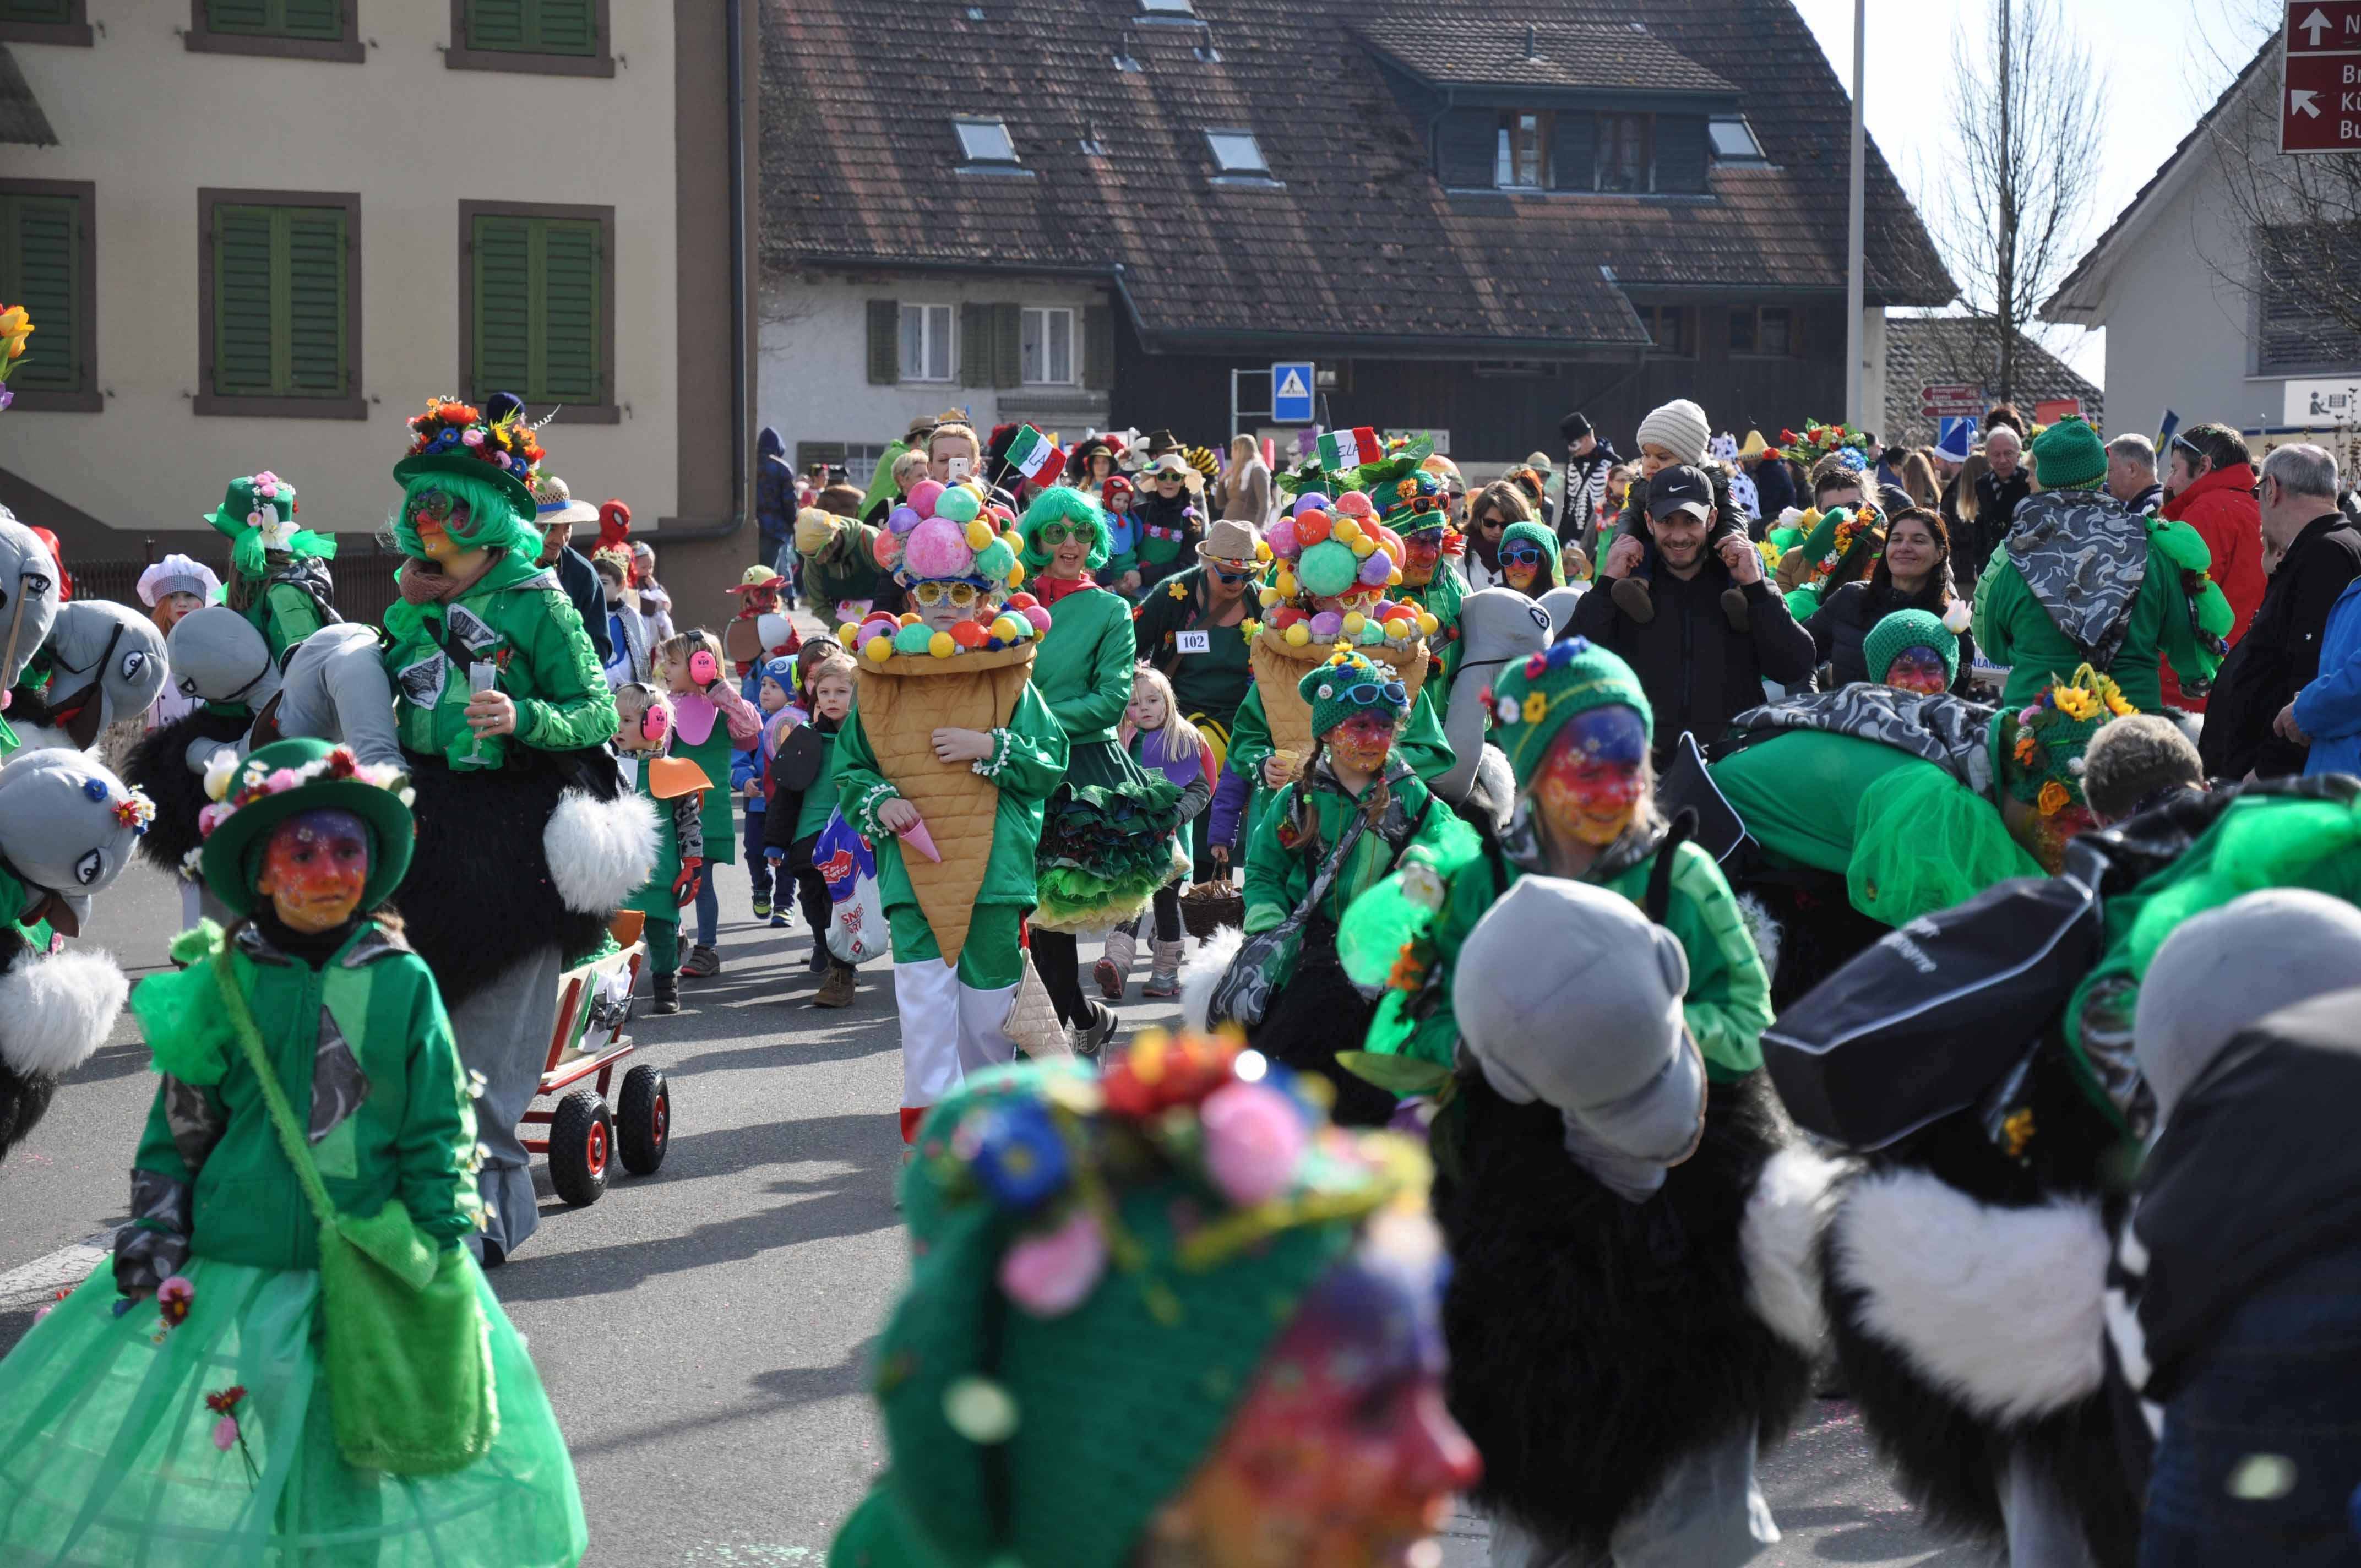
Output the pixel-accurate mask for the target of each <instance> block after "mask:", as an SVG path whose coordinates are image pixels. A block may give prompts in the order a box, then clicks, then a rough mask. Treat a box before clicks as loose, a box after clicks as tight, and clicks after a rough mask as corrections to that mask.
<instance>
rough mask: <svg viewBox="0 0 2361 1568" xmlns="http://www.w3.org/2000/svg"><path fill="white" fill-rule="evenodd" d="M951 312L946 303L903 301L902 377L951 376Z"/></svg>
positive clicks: (939, 378) (941, 378)
mask: <svg viewBox="0 0 2361 1568" xmlns="http://www.w3.org/2000/svg"><path fill="white" fill-rule="evenodd" d="M951 315H952V312H951V308H950V306H949V305H912V304H905V305H903V307H902V379H903V380H905V381H948V380H950V378H951Z"/></svg>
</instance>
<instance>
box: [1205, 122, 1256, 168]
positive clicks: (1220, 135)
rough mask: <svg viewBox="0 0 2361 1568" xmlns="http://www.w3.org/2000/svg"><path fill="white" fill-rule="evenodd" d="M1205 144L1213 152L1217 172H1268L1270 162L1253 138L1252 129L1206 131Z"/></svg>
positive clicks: (1214, 166)
mask: <svg viewBox="0 0 2361 1568" xmlns="http://www.w3.org/2000/svg"><path fill="white" fill-rule="evenodd" d="M1205 145H1206V147H1207V148H1209V149H1210V150H1211V151H1212V152H1213V168H1214V170H1215V171H1216V172H1217V173H1222V174H1268V173H1269V172H1270V164H1269V162H1268V160H1267V159H1265V158H1264V157H1263V155H1262V144H1261V143H1259V142H1257V141H1256V140H1255V137H1254V133H1253V132H1252V131H1235V130H1233V131H1207V132H1206V133H1205Z"/></svg>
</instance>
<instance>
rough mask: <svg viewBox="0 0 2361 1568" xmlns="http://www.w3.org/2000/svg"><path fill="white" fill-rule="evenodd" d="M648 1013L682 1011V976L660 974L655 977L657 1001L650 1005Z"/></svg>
mask: <svg viewBox="0 0 2361 1568" xmlns="http://www.w3.org/2000/svg"><path fill="white" fill-rule="evenodd" d="M648 1011H649V1012H651V1013H677V1012H679V1011H680V976H678V975H677V974H660V975H657V976H656V977H655V999H654V1001H653V1003H650V1004H649V1007H648Z"/></svg>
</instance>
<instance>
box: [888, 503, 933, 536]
mask: <svg viewBox="0 0 2361 1568" xmlns="http://www.w3.org/2000/svg"><path fill="white" fill-rule="evenodd" d="M923 521H926V520H925V519H924V518H922V517H921V516H919V515H918V510H917V508H916V507H914V506H912V505H910V504H909V503H908V502H907V501H905V502H903V503H902V504H901V505H900V506H897V507H895V509H894V510H892V511H889V512H887V513H886V514H885V526H886V527H887V528H889V529H891V530H893V531H894V532H896V533H907V532H910V530H912V529H914V528H916V527H917V526H918V524H919V523H921V522H923Z"/></svg>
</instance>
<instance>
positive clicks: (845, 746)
mask: <svg viewBox="0 0 2361 1568" xmlns="http://www.w3.org/2000/svg"><path fill="white" fill-rule="evenodd" d="M900 798H901V792H900V791H898V790H896V789H895V787H894V784H893V781H891V780H890V779H888V778H886V776H885V774H884V770H883V769H881V768H879V767H878V765H877V753H876V752H874V751H871V750H870V749H869V732H868V731H867V730H865V729H862V727H861V699H860V698H859V697H854V698H853V699H852V707H851V710H850V711H848V712H847V713H846V714H845V716H844V726H843V728H842V729H839V730H838V731H837V732H836V806H837V809H838V810H840V811H841V812H843V813H844V819H845V820H846V821H847V822H849V823H851V825H852V828H853V831H855V832H857V833H859V834H861V835H862V837H864V838H866V839H870V840H871V841H872V842H875V841H876V840H877V839H881V838H883V837H884V833H885V829H884V828H883V827H881V826H879V825H878V821H877V808H878V807H879V806H883V805H884V804H885V803H886V802H887V801H889V800H898V799H900Z"/></svg>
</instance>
